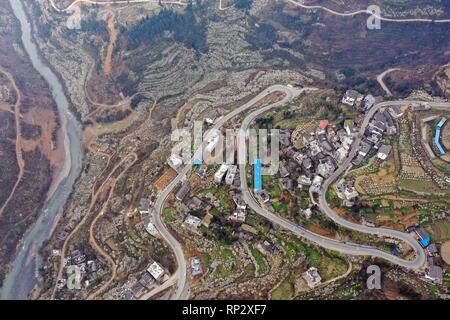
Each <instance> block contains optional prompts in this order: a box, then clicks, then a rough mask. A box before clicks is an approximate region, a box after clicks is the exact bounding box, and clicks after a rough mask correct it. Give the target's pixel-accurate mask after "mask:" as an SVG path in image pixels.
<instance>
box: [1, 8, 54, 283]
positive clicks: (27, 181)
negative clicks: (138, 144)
mask: <svg viewBox="0 0 450 320" xmlns="http://www.w3.org/2000/svg"><path fill="white" fill-rule="evenodd" d="M10 10H11V9H10V8H9V5H8V2H6V1H4V2H2V3H1V4H0V16H1V17H2V18H3V19H2V20H0V91H1V92H2V95H1V96H0V97H1V99H0V119H1V120H0V188H1V191H0V234H1V236H0V246H1V247H2V250H0V283H1V281H2V280H3V278H4V276H5V273H6V272H7V271H8V264H9V262H10V261H11V259H12V258H13V257H14V255H15V253H16V250H17V247H18V244H19V240H20V239H21V237H22V236H23V234H24V233H25V231H26V230H27V228H28V227H29V226H30V225H31V224H32V223H33V222H34V220H35V219H36V217H37V215H38V213H39V210H40V208H41V207H42V205H43V203H44V200H45V198H46V195H47V191H48V189H49V187H50V185H51V182H52V175H53V173H54V172H55V171H56V169H58V166H59V165H60V164H61V158H62V154H61V151H60V150H59V149H58V148H57V146H58V133H59V131H58V128H59V120H58V116H57V114H56V106H55V104H54V102H53V99H52V96H51V93H50V90H49V88H48V87H47V84H46V82H45V81H44V79H42V78H41V77H40V75H39V74H38V73H37V72H35V71H34V69H33V67H32V65H31V63H30V61H29V60H28V57H27V56H26V54H25V52H24V50H23V48H22V46H21V41H20V38H19V31H18V30H20V28H19V25H18V22H17V21H16V20H15V18H14V16H13V14H12V12H11V11H10ZM5 88H7V89H5Z"/></svg>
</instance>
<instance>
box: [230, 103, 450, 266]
mask: <svg viewBox="0 0 450 320" xmlns="http://www.w3.org/2000/svg"><path fill="white" fill-rule="evenodd" d="M410 102H418V101H394V102H383V103H380V104H377V105H376V106H375V107H374V108H373V109H372V110H371V112H370V113H369V114H368V115H367V116H366V118H365V119H364V123H363V125H362V128H365V127H366V126H367V125H368V123H369V121H370V119H371V118H372V117H373V115H374V114H375V112H376V111H377V110H379V109H380V108H382V107H386V106H392V105H404V104H407V103H410ZM429 105H430V106H432V107H437V106H440V107H446V108H447V107H450V104H449V103H429ZM279 106H281V105H280V104H273V105H271V106H268V107H265V108H262V109H259V110H257V111H255V112H253V113H251V114H250V115H248V116H247V117H246V118H245V119H244V121H243V123H242V126H241V130H246V129H247V128H248V126H249V125H250V123H251V122H252V121H254V120H255V119H256V118H257V117H258V116H259V115H261V114H262V113H264V112H266V111H268V110H270V109H272V108H275V107H279ZM363 132H364V130H363V129H361V132H360V134H359V135H360V137H359V138H358V139H357V140H356V141H355V143H354V148H353V149H352V151H351V153H350V156H349V158H348V159H347V160H346V161H345V162H344V164H343V165H342V166H341V167H339V169H338V170H337V171H336V173H335V174H334V175H333V176H332V177H330V178H329V179H327V180H326V182H325V183H324V187H323V190H322V193H321V197H320V206H321V208H322V209H323V210H324V212H325V213H326V214H327V215H328V216H329V217H330V218H331V219H333V220H334V221H335V222H336V223H338V224H341V225H343V226H345V227H347V228H349V229H352V230H356V231H360V232H364V233H369V234H373V235H377V236H388V237H393V238H397V239H400V240H403V241H405V242H407V243H408V244H410V245H411V247H412V248H413V249H414V250H415V252H416V257H415V259H414V260H412V261H407V260H404V259H402V258H399V257H397V256H394V255H392V254H389V253H387V252H384V251H381V250H379V249H377V248H375V247H372V246H367V245H359V244H355V243H350V242H342V241H337V240H333V239H329V238H326V237H323V236H320V235H318V234H315V233H312V232H310V231H309V230H307V229H305V228H303V227H302V226H300V225H298V224H296V223H294V222H291V221H289V220H287V219H284V218H281V217H279V216H277V215H275V214H273V213H272V212H270V211H269V210H267V209H265V208H263V207H261V206H260V205H259V203H258V202H257V201H256V200H255V198H254V197H253V195H252V193H251V192H250V191H249V188H248V184H247V177H246V170H245V164H240V165H239V169H240V181H241V188H242V193H243V198H244V201H246V203H247V204H248V205H249V207H250V208H252V209H253V210H254V211H255V212H256V213H257V214H259V215H261V216H262V217H264V218H266V219H268V220H269V221H271V222H272V223H274V224H277V225H279V226H281V227H283V228H284V229H287V230H289V231H291V232H293V233H294V234H296V235H297V236H299V237H303V238H305V239H307V240H309V241H311V242H313V243H315V244H317V245H319V246H321V247H324V248H327V249H330V250H336V251H339V252H341V253H344V254H350V255H363V256H374V257H378V258H382V259H385V260H387V261H390V262H392V263H394V264H397V265H400V266H403V267H405V268H408V269H414V270H417V269H420V268H421V267H422V266H423V265H424V263H425V254H424V252H423V249H422V248H421V247H420V245H419V244H418V242H417V241H416V240H415V239H413V238H412V237H411V236H409V235H408V234H405V233H402V232H399V231H395V230H390V229H382V228H370V227H366V226H361V225H357V224H354V223H351V222H348V221H346V220H345V219H342V218H340V217H339V216H338V215H337V214H336V213H335V212H334V211H333V210H331V208H330V207H329V206H328V204H327V202H326V200H325V190H327V189H328V187H329V186H330V184H331V183H332V182H333V181H334V180H335V179H336V178H337V177H339V176H340V175H341V174H342V173H343V172H344V171H345V170H346V169H347V168H348V166H349V165H350V164H351V160H352V158H353V156H354V155H355V154H356V152H357V148H356V146H357V145H359V143H360V142H361V136H362V133H363ZM241 138H242V137H241V136H240V137H239V139H241ZM238 145H239V150H238V157H243V154H245V151H246V150H245V149H246V148H245V141H239V142H238Z"/></svg>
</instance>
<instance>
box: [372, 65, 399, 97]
mask: <svg viewBox="0 0 450 320" xmlns="http://www.w3.org/2000/svg"><path fill="white" fill-rule="evenodd" d="M399 70H401V69H400V68H391V69H388V70H386V71H384V72H383V73H381V74H379V75H378V76H377V81H378V83H379V84H380V86H381V88H383V90H384V92H386V95H387V96H388V97H392V92H391V90H390V89H389V88H388V87H387V85H386V84H385V83H384V81H383V79H384V77H385V76H386V75H387V74H388V73H391V72H393V71H399Z"/></svg>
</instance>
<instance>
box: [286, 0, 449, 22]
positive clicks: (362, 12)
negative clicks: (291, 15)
mask: <svg viewBox="0 0 450 320" xmlns="http://www.w3.org/2000/svg"><path fill="white" fill-rule="evenodd" d="M287 1H288V2H290V3H292V4H293V5H295V6H298V7H302V8H304V9H318V10H324V11H326V12H328V13H331V14H333V15H335V16H341V17H352V16H356V15H358V14H367V15H374V14H373V13H372V12H370V11H369V10H367V9H366V10H356V11H353V12H337V11H334V10H332V9H329V8H327V7H324V6H311V5H305V4H302V3H299V2H297V1H294V0H287ZM374 16H375V17H376V18H378V19H380V20H382V21H390V22H402V23H407V22H435V23H449V22H450V19H418V18H409V19H408V18H407V19H397V18H385V17H381V16H378V15H374Z"/></svg>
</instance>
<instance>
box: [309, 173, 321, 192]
mask: <svg viewBox="0 0 450 320" xmlns="http://www.w3.org/2000/svg"><path fill="white" fill-rule="evenodd" d="M322 182H323V178H322V177H321V176H319V175H317V176H315V177H314V179H313V181H312V185H311V188H310V190H311V191H312V192H319V191H320V188H321V187H322Z"/></svg>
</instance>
